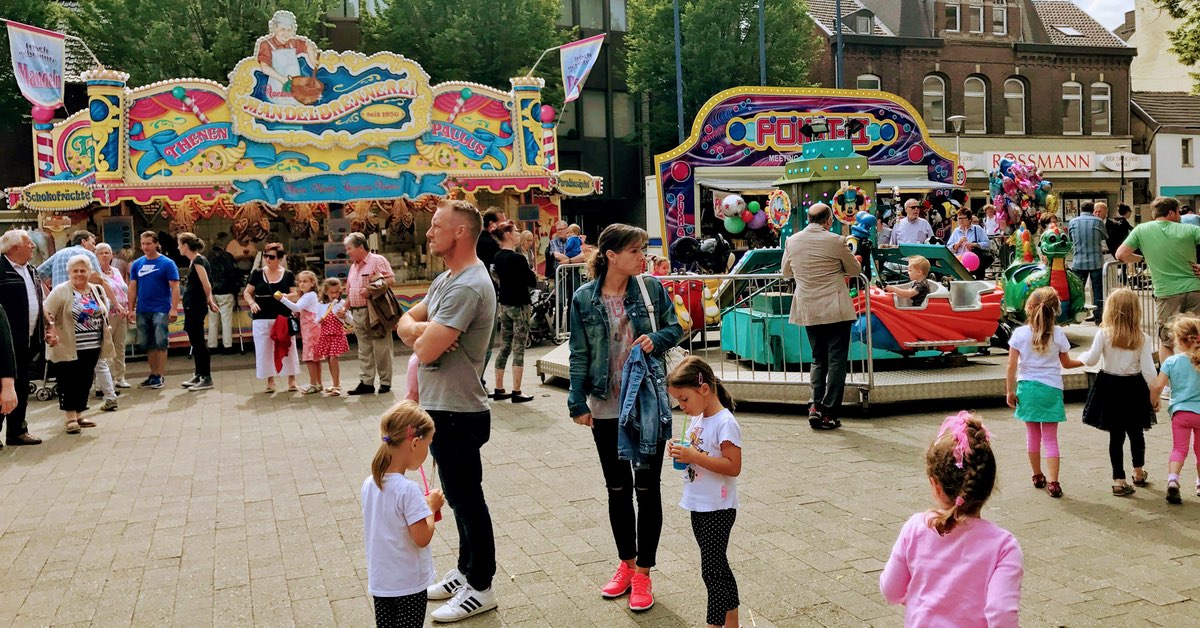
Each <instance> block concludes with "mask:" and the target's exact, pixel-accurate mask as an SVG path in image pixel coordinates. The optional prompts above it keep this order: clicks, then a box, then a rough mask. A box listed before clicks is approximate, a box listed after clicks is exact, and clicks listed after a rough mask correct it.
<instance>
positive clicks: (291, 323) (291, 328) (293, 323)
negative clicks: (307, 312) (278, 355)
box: [287, 316, 300, 336]
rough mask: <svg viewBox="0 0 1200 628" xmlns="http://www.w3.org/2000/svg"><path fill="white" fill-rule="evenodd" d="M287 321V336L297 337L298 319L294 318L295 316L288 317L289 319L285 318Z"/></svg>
mask: <svg viewBox="0 0 1200 628" xmlns="http://www.w3.org/2000/svg"><path fill="white" fill-rule="evenodd" d="M287 319H288V335H289V336H299V335H300V319H298V318H296V317H295V316H289V317H287Z"/></svg>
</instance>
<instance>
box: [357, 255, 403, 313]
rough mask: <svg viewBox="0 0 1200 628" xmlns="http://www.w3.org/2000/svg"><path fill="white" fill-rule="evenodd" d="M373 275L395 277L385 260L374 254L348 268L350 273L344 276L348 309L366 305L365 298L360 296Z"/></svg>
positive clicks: (390, 266)
mask: <svg viewBox="0 0 1200 628" xmlns="http://www.w3.org/2000/svg"><path fill="white" fill-rule="evenodd" d="M375 273H379V274H380V276H382V277H395V276H396V274H395V273H393V272H392V265H391V264H390V263H389V262H388V261H387V258H386V257H384V256H382V255H379V254H376V253H367V256H366V257H364V258H363V260H362V261H361V262H359V263H357V264H352V265H351V266H350V273H349V274H348V275H347V276H346V300H347V301H349V304H350V307H365V306H366V305H367V298H366V297H364V296H363V295H362V289H363V286H365V285H367V281H368V279H370V276H371V275H374V274H375ZM363 275H366V277H364V276H363Z"/></svg>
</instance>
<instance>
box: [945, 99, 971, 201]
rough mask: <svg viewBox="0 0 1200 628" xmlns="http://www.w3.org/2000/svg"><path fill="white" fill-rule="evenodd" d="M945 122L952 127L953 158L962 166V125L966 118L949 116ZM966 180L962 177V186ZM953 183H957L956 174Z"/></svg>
mask: <svg viewBox="0 0 1200 628" xmlns="http://www.w3.org/2000/svg"><path fill="white" fill-rule="evenodd" d="M946 121H947V122H949V123H950V124H951V125H952V126H953V127H954V155H955V157H957V158H958V163H959V165H962V128H963V123H964V122H966V121H967V116H962V115H959V116H950V117H949V118H946ZM966 180H967V179H966V177H965V176H964V177H963V183H964V184H965V183H966ZM953 181H954V183H958V173H957V172H955V173H954V179H953Z"/></svg>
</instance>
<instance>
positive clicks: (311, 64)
mask: <svg viewBox="0 0 1200 628" xmlns="http://www.w3.org/2000/svg"><path fill="white" fill-rule="evenodd" d="M268 26H269V27H270V35H268V36H267V37H263V38H261V39H259V41H258V54H257V58H258V66H259V69H260V70H261V71H262V73H263V74H265V75H266V76H267V87H266V94H265V96H266V98H265V100H268V101H270V102H273V103H275V104H279V105H299V104H304V105H311V104H312V103H314V102H316V101H317V100H318V99H319V98H320V95H321V91H322V87H323V86H321V84H320V82H318V81H316V79H315V78H312V76H311V75H313V74H315V73H316V67H317V62H316V59H317V50H316V46H315V45H313V43H312V41H310V40H308V39H307V38H305V37H297V36H296V16H295V14H293V13H292V12H291V11H276V12H275V15H273V16H272V17H271V21H270V22H268ZM301 58H303V59H304V60H305V61H306V62H307V63H308V68H307V70H308V73H309V75H310V76H305V75H304V74H303V70H302V68H301V67H300V59H301ZM312 83H315V85H312Z"/></svg>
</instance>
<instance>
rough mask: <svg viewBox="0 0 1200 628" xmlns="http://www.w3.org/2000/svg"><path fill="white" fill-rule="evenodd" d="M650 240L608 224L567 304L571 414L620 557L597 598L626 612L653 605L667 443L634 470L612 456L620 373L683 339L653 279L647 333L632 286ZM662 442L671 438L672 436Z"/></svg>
mask: <svg viewBox="0 0 1200 628" xmlns="http://www.w3.org/2000/svg"><path fill="white" fill-rule="evenodd" d="M648 239H649V238H648V236H647V235H646V232H645V231H643V230H641V229H638V228H637V227H631V226H629V225H623V224H616V225H610V226H609V227H608V228H606V229H605V230H604V232H603V233H601V234H600V239H599V241H598V242H597V251H596V253H595V254H594V255H593V256H592V257H591V258H590V259H589V261H588V270H589V271H590V274H591V276H592V277H593V278H594V280H593V281H591V282H588V283H586V284H584V285H582V286H580V288H579V290H576V291H575V296H574V297H573V298H572V299H571V319H570V320H571V341H570V343H571V344H570V348H571V389H570V392H569V393H568V395H567V407H568V409H569V410H570V413H571V417H572V418H573V419H574V420H575V422H576V423H578V424H580V425H586V426H588V427H590V428H592V438H593V439H594V440H595V441H596V450H597V452H598V453H599V455H600V468H601V469H602V470H603V472H604V482H605V484H606V485H607V487H608V518H609V523H610V525H611V526H612V531H613V538H614V539H615V540H616V543H617V554H618V558H620V560H621V563H620V564H619V565H618V566H617V572H616V574H614V575H613V578H612V581H610V582H609V583H608V584H607V585H606V586H605V587H604V588H603V589H601V595H603V596H604V597H606V598H616V597H620V596H622V595H624V594H625V593H627V592H628V593H630V596H629V608H630V609H631V610H635V611H644V610H647V609H649V608H650V607H651V606H653V605H654V596H653V593H652V591H651V586H650V568H651V567H653V566H654V561H655V556H656V554H657V552H658V539H659V536H660V534H661V533H662V497H661V493H660V490H659V489H660V479H661V475H662V463H663V452H664V450H665V449H666V445H665V444H663V443H661V442H660V443H659V447H658V451H657V452H655V453H654V454H653V455H652V456H651V457H650V459H649V460H648V463H649V464H648V465H647V467H646V468H644V469H643V468H638V469H637V470H636V471H635V470H634V467H633V465H632V463H631V462H630V461H628V460H621V459H620V458H619V457H618V455H617V422H618V417H619V416H620V412H621V405H620V404H621V401H620V395H619V393H620V390H621V369H622V367H623V366H624V365H625V361H626V360H627V359H628V358H629V352H630V350H631V349H632V348H633V346H634V345H640V346H641V347H642V350H643V351H645V352H647V353H648V354H651V355H653V356H654V359H657V360H662V354H663V352H664V351H666V350H667V349H669V348H671V347H673V346H675V345H676V344H678V343H679V341H680V340H681V339H682V338H683V328H682V327H680V326H679V321H678V320H677V319H676V318H675V308H674V307H672V306H671V300H670V297H668V296H667V291H666V290H665V289H664V288H663V287H662V284H661V283H659V282H658V281H657V280H652V281H647V282H646V288H647V290H648V291H649V293H650V300H651V302H652V303H653V304H654V311H655V313H656V317H657V321H656V322H657V324H658V330H659V331H658V332H657V333H653V332H652V326H651V322H650V319H649V310H647V308H646V304H645V302H644V301H643V299H642V293H641V290H640V289H639V288H638V285H637V283H636V281H637V280H636V276H637V275H640V274H641V273H642V272H643V271H644V270H645V265H646V253H645V251H644V250H643V247H645V246H646V242H647V241H648ZM662 438H663V439H664V440H665V439H667V438H670V434H664V435H663V436H662ZM635 489H636V490H635ZM635 493H636V495H637V502H638V513H637V514H634V508H633V496H634V494H635Z"/></svg>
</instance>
